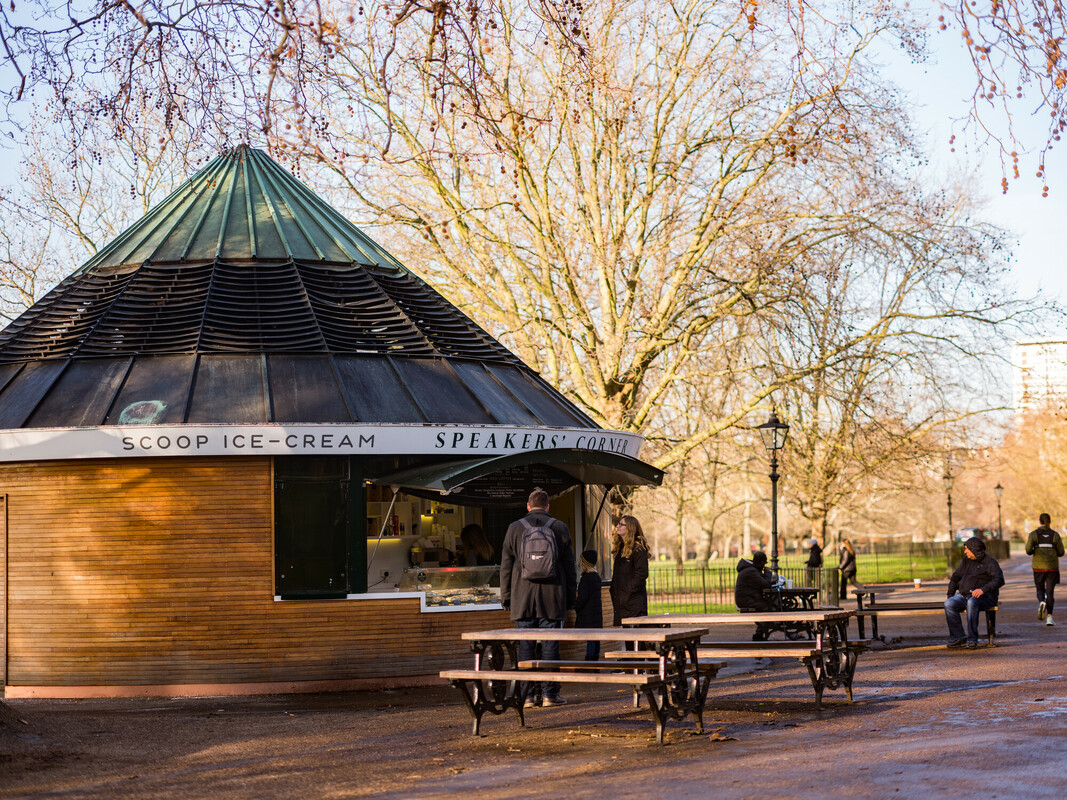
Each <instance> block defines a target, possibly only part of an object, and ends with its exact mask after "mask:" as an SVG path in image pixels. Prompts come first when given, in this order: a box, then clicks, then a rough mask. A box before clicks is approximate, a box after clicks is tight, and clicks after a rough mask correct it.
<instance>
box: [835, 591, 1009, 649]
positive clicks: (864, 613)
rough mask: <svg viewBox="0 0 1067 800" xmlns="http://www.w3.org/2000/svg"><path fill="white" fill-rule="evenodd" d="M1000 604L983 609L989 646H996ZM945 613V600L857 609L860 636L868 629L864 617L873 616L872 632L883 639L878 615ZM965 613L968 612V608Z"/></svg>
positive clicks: (896, 615)
mask: <svg viewBox="0 0 1067 800" xmlns="http://www.w3.org/2000/svg"><path fill="white" fill-rule="evenodd" d="M998 609H999V606H993V607H991V608H984V609H982V613H984V614H985V622H986V636H987V637H988V641H989V646H990V647H993V646H994V640H995V639H996V635H997V610H998ZM943 613H945V601H944V600H916V601H913V602H910V603H907V602H899V603H876V604H875V605H873V606H867V607H866V608H860V609H858V610H857V611H856V623H857V625H858V626H859V632H860V636H861V637H862V636H864V635H865V633H866V631H865V630H864V624H863V619H864V617H870V618H871V626H872V631H871V632H872V634H873V636H874V638H875V639H882V640H883V641H884V637H881V636H879V635H878V617H910V616H912V615H913V614H943ZM963 613H965V614H966V613H967V612H966V609H965V610H964V612H963Z"/></svg>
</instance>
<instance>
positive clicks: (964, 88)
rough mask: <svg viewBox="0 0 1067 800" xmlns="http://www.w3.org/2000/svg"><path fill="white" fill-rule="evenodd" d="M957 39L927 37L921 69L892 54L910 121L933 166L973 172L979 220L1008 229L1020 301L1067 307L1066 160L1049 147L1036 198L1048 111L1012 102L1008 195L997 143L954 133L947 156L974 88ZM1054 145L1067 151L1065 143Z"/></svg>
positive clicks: (991, 116) (993, 117)
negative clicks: (923, 138) (1014, 167)
mask: <svg viewBox="0 0 1067 800" xmlns="http://www.w3.org/2000/svg"><path fill="white" fill-rule="evenodd" d="M958 35H959V34H958V33H954V32H953V31H952V30H951V29H950V30H949V31H947V32H945V33H942V34H938V33H934V34H932V35H931V38H930V41H931V45H932V49H933V50H934V55H933V57H932V58H931V60H930V62H928V63H926V64H920V65H915V64H911V63H909V61H908V60H907V59H906V58H904V57H896V56H895V55H894V56H893V57H892V59H893V60H892V66H891V67H890V71H891V75H892V77H893V80H894V81H895V82H896V83H897V84H898V85H899V86H900V87H901V88H902V89H903V90H904V91H905V94H906V95H907V96H908V97H910V98H911V99H912V100H913V101H914V102H915V103H917V104H918V105H919V109H918V112H917V114H916V118H917V120H918V122H919V124H920V126H921V127H922V128H923V129H925V130H927V131H929V133H930V137H929V140H928V148H927V151H928V153H929V154H930V156H931V163H932V164H933V165H935V166H937V165H942V166H945V167H946V168H950V167H951V166H952V165H953V161H954V160H956V164H958V165H959V166H960V167H961V168H963V169H965V170H967V171H968V172H969V171H970V170H972V169H977V175H976V180H975V184H974V192H975V195H976V196H978V197H984V198H986V199H987V201H988V203H987V205H986V209H985V211H986V213H984V214H983V216H984V217H985V218H986V219H989V220H990V221H992V222H994V223H996V224H997V225H999V226H1001V227H1003V228H1006V229H1009V230H1011V231H1012V233H1013V234H1014V237H1015V239H1016V240H1017V243H1016V244H1015V245H1014V247H1013V256H1012V261H1011V276H1012V279H1013V281H1014V283H1015V288H1016V289H1017V290H1018V291H1019V292H1020V294H1021V295H1023V296H1026V295H1032V294H1034V293H1036V292H1039V291H1040V292H1042V293H1043V295H1044V296H1045V297H1046V298H1056V299H1058V300H1060V301H1061V302H1062V303H1063V304H1064V305H1067V270H1064V269H1063V268H1062V266H1061V264H1062V261H1063V256H1062V252H1063V239H1064V230H1063V229H1064V226H1065V224H1067V157H1065V153H1064V152H1062V151H1057V150H1055V149H1054V150H1053V151H1052V152H1051V153H1050V154H1049V155H1048V157H1047V158H1046V160H1045V167H1046V178H1045V181H1044V182H1047V184H1048V186H1049V196H1048V197H1042V196H1041V188H1042V185H1043V181H1042V180H1040V179H1038V178H1037V177H1036V175H1035V173H1036V167H1037V163H1038V159H1037V155H1036V153H1037V151H1039V150H1040V148H1041V146H1042V145H1043V144H1044V142H1045V140H1046V137H1047V131H1048V121H1049V113H1048V110H1047V109H1045V110H1036V109H1037V103H1036V102H1033V101H1029V100H1026V99H1025V98H1024V100H1022V101H1017V102H1018V103H1019V105H1018V106H1015V107H1014V108H1013V116H1012V124H1013V125H1014V127H1015V130H1016V134H1017V135H1018V136H1020V137H1022V138H1023V141H1022V142H1021V144H1022V147H1021V148H1020V149H1019V152H1020V156H1021V158H1020V173H1021V177H1020V178H1019V179H1018V180H1012V179H1011V175H1010V172H1009V175H1008V177H1009V189H1008V193H1007V195H1004V194H1003V193H1002V191H1001V187H1000V181H1001V177H1002V174H1003V173H1002V171H1001V163H1000V154H999V152H998V149H997V146H996V143H995V142H978V143H976V142H975V141H974V139H973V137H971V136H958V137H957V141H956V143H955V147H956V152H955V153H952V152H951V146H950V144H949V137H950V136H951V134H952V132H953V119H962V118H964V117H965V116H966V115H967V114H968V112H969V111H970V101H969V98H970V96H971V94H972V93H973V91H974V86H975V79H974V67H973V66H972V64H971V63H970V61H969V58H968V55H967V53H966V50H965V48H964V47H963V45H962V43H960V42H958V41H957V40H956V37H957V36H958ZM987 108H988V112H987V116H986V120H987V121H988V122H990V123H993V124H997V125H1000V126H1003V122H1004V115H1003V112H1002V111H999V110H997V109H995V108H992V107H987ZM1035 112H1036V113H1035ZM1000 130H1003V127H1001V128H1000ZM1060 146H1061V147H1063V148H1067V141H1065V142H1064V143H1061V145H1060ZM1026 150H1029V151H1030V152H1029V153H1027V152H1026Z"/></svg>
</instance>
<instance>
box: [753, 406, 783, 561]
mask: <svg viewBox="0 0 1067 800" xmlns="http://www.w3.org/2000/svg"><path fill="white" fill-rule="evenodd" d="M756 430H758V431H759V434H760V438H761V439H763V446H764V447H766V448H767V449H768V450H770V451H771V476H770V477H771V571H772V572H773V573H774V574H775V575H777V574H778V451H779V450H781V449H782V447H784V446H785V437H786V435H787V434H788V433H789V426H788V425H786V424H785V423H784V422H782V421H781V420H779V419H778V414H776V413H775V412H774V411H771V416H770V419H768V420H767V421H766V422H764V423H763V424H762V425H760V426H758V427H757V428H756Z"/></svg>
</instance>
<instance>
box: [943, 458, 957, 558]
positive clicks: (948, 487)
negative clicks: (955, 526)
mask: <svg viewBox="0 0 1067 800" xmlns="http://www.w3.org/2000/svg"><path fill="white" fill-rule="evenodd" d="M941 480H943V481H944V482H945V497H947V498H948V540H949V541H950V542H951V541H955V538H956V537H955V536H954V535H953V533H952V481H953V477H952V474H951V473H949V472H945V474H944V475H942V476H941Z"/></svg>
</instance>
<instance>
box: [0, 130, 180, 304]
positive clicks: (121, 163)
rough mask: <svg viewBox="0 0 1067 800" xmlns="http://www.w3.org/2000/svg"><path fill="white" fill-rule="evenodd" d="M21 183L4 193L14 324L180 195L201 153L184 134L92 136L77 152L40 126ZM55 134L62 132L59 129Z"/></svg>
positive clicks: (2, 227)
mask: <svg viewBox="0 0 1067 800" xmlns="http://www.w3.org/2000/svg"><path fill="white" fill-rule="evenodd" d="M34 130H35V135H34V136H31V137H30V139H29V141H28V142H27V144H26V153H25V157H24V158H23V161H22V164H21V168H20V170H19V174H20V177H21V181H20V183H19V185H18V186H17V187H16V188H14V189H10V190H8V191H6V192H5V193H3V194H2V195H0V316H2V317H3V318H4V319H7V320H11V319H14V318H15V317H16V316H18V315H19V314H20V313H21V312H22V311H24V310H25V309H26V308H27V307H29V306H30V305H31V304H32V303H33V302H35V301H36V300H37V299H38V298H39V297H40V296H41V295H42V294H44V293H45V292H46V291H47V290H48V289H50V288H52V286H53V285H54V284H55V283H57V282H58V281H60V280H61V279H62V278H64V277H66V276H67V275H69V274H70V273H71V272H73V271H74V270H75V269H76V268H77V267H78V266H79V265H80V264H81V263H82V262H83V261H85V260H86V259H87V258H89V257H90V256H92V255H93V254H94V253H95V252H96V251H97V249H98V248H99V247H101V246H103V245H105V244H107V242H109V241H111V240H112V239H114V238H115V237H116V236H118V235H119V234H120V233H121V232H122V231H123V230H124V229H125V228H126V227H127V226H128V225H130V224H132V223H133V222H135V221H136V220H137V219H139V218H140V217H141V216H142V215H143V214H144V213H145V212H147V211H148V210H149V209H150V208H151V207H152V206H153V205H155V204H156V203H158V202H160V201H161V200H162V199H163V198H164V197H165V196H166V195H167V194H169V193H170V192H171V191H173V190H174V189H175V188H176V187H177V185H178V184H179V183H180V182H181V180H182V179H183V178H184V176H185V171H186V169H187V165H189V164H190V163H195V155H194V153H193V150H192V148H191V145H190V143H189V142H188V141H187V140H186V139H185V138H184V136H178V137H175V138H172V139H166V138H162V139H161V138H160V137H159V136H158V135H156V136H151V135H150V136H148V137H145V136H139V135H137V134H138V131H135V130H132V129H131V130H130V131H128V135H127V136H126V137H124V138H123V139H120V140H111V139H110V138H107V137H104V139H105V140H104V141H100V138H99V132H96V131H88V132H86V134H85V135H84V139H83V142H85V143H86V144H91V148H89V147H87V148H86V149H85V150H81V151H77V152H73V154H72V149H71V148H70V147H64V146H58V147H57V146H56V144H57V142H56V141H55V140H54V139H53V138H52V137H51V136H50V135H46V133H45V132H44V131H43V130H42V128H41V127H40V126H35V127H34ZM51 133H54V131H52V132H51Z"/></svg>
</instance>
